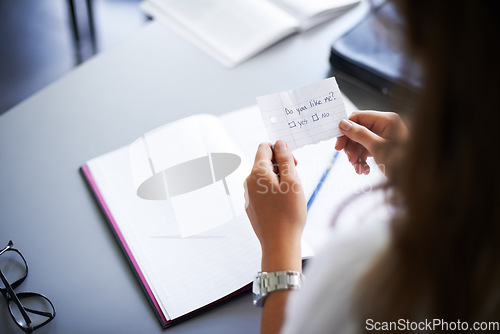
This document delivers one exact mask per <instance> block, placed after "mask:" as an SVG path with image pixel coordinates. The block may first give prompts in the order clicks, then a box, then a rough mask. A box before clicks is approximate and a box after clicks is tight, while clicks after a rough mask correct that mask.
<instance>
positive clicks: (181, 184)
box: [82, 100, 367, 327]
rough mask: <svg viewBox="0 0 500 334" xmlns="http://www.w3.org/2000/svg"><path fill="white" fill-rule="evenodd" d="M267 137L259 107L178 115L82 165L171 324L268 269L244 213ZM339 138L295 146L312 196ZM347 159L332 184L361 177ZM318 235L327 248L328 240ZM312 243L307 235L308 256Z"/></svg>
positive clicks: (321, 221) (320, 219) (323, 220)
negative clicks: (248, 182)
mask: <svg viewBox="0 0 500 334" xmlns="http://www.w3.org/2000/svg"><path fill="white" fill-rule="evenodd" d="M345 102H346V105H347V108H348V109H350V110H352V109H353V106H352V104H350V103H349V102H348V101H347V100H345ZM266 140H267V134H266V130H265V127H264V124H263V121H262V118H261V116H260V113H259V109H258V107H257V106H252V107H249V108H245V109H242V110H239V111H235V112H232V113H228V114H225V115H222V116H219V117H216V116H213V115H195V116H190V117H188V118H184V119H181V120H178V121H175V122H173V123H170V124H167V125H164V126H162V127H159V128H157V129H155V130H153V131H151V132H148V133H146V134H145V135H143V136H142V137H140V138H139V139H137V140H136V141H135V142H133V143H131V144H130V145H127V146H124V147H122V148H119V149H117V150H115V151H112V152H110V153H107V154H105V155H102V156H99V157H97V158H94V159H92V160H90V161H88V162H87V163H86V164H85V165H84V166H83V167H82V171H83V174H84V176H85V178H86V179H87V181H88V183H89V185H90V186H91V189H92V191H93V193H94V195H95V197H96V198H97V200H98V203H99V205H100V206H101V208H102V209H103V212H104V214H105V215H106V217H107V218H108V220H109V223H110V226H111V229H112V230H113V231H114V232H115V235H116V237H117V240H118V242H119V244H120V245H121V247H122V249H123V251H124V252H125V255H126V257H127V258H128V260H129V262H130V264H131V266H132V268H133V270H134V272H135V274H136V276H137V278H138V280H139V282H140V284H141V285H142V287H143V289H144V291H145V293H146V295H147V296H148V298H149V300H150V302H151V305H152V306H153V309H154V310H155V312H156V314H157V316H158V318H159V319H160V322H161V324H162V325H163V326H164V327H168V326H169V325H172V324H174V323H176V322H178V321H180V320H183V319H186V318H188V317H190V316H192V315H193V314H196V313H197V312H199V311H201V310H204V309H206V308H208V307H210V306H211V305H215V304H216V303H217V302H218V301H220V300H222V299H225V298H227V297H228V296H231V295H234V294H236V293H239V292H241V291H243V290H245V289H248V288H249V283H250V282H251V281H252V280H253V277H254V276H255V274H256V273H257V272H258V271H259V269H260V256H261V253H260V245H259V243H258V240H257V238H256V237H255V235H254V233H253V230H252V227H251V224H250V222H249V220H248V218H247V216H246V214H245V212H244V198H243V197H244V196H243V195H244V190H243V181H244V179H245V178H246V176H247V175H248V173H249V172H250V168H251V162H252V161H253V159H254V155H255V152H256V149H257V146H258V144H259V143H260V142H262V141H266ZM332 140H333V141H332ZM332 140H329V141H323V142H321V143H319V144H315V145H308V146H305V147H303V148H300V149H297V150H295V151H294V155H295V157H296V159H297V161H298V166H297V169H298V173H299V174H300V176H301V179H302V184H303V188H304V191H305V193H306V196H307V197H306V198H308V197H309V196H310V195H311V194H312V192H313V191H314V189H315V187H316V185H317V183H318V181H319V180H320V178H321V175H322V173H323V172H324V170H325V168H326V166H327V164H328V162H329V161H330V159H331V157H332V155H333V154H334V149H333V145H334V139H332ZM343 159H345V158H343ZM337 163H339V164H341V165H339V166H338V168H339V169H338V172H337V171H335V170H333V171H332V174H337V175H332V180H335V182H336V183H337V184H338V185H342V186H341V188H339V189H337V188H330V187H328V186H326V185H325V186H324V189H325V191H328V190H329V189H330V190H331V189H335V194H336V196H339V194H343V190H342V189H347V188H349V187H347V188H346V187H344V185H345V184H347V183H346V182H347V180H348V179H349V180H354V178H356V177H357V176H356V174H355V173H354V172H353V171H352V168H350V166H348V165H349V164H348V163H347V162H346V161H345V160H342V161H341V160H338V161H337ZM342 168H344V169H345V170H346V171H347V172H346V173H347V174H345V175H344V174H342V173H344V172H343V169H342ZM356 180H358V181H356V182H358V184H364V183H365V182H366V180H367V179H364V178H363V177H361V179H356ZM360 182H361V183H360ZM350 186H351V188H349V189H350V190H353V189H354V188H353V187H352V184H350ZM344 193H345V191H344ZM341 197H342V196H341ZM344 197H345V196H344ZM339 201H340V199H339ZM329 205H333V203H332V204H329ZM320 209H321V208H319V207H318V210H317V211H316V212H315V213H313V214H312V215H311V217H313V219H314V220H315V223H316V222H317V224H316V227H314V228H313V230H311V231H314V232H315V234H316V235H319V239H318V240H320V239H321V238H323V237H324V235H325V233H324V229H323V230H321V231H319V230H318V228H319V227H321V226H323V225H324V226H326V227H325V228H327V227H328V224H327V221H328V219H329V217H328V216H329V215H331V211H329V210H323V209H321V210H320ZM308 224H309V222H308ZM306 234H307V233H306ZM309 234H310V233H309ZM311 240H313V243H315V245H314V247H312V248H317V247H318V244H319V241H318V242H315V241H314V238H312V239H311ZM312 248H311V247H309V246H308V244H307V241H305V242H304V243H303V256H304V257H307V256H310V255H312V254H313V250H312ZM250 302H251V301H250V300H249V303H250Z"/></svg>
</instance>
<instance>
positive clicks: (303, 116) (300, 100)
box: [257, 77, 347, 150]
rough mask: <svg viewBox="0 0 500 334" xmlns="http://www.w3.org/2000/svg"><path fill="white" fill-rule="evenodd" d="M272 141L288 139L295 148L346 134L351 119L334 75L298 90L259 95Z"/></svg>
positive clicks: (265, 123) (289, 143)
mask: <svg viewBox="0 0 500 334" xmlns="http://www.w3.org/2000/svg"><path fill="white" fill-rule="evenodd" d="M257 103H258V105H259V108H260V111H261V115H262V119H263V121H264V125H265V127H266V130H267V133H268V134H269V138H270V140H271V142H273V143H274V142H275V141H276V140H278V139H282V140H285V141H286V142H287V144H288V146H289V147H290V149H291V150H295V149H297V148H299V147H302V146H304V145H308V144H314V143H318V142H320V141H322V140H327V139H330V138H333V137H337V136H340V135H342V132H340V130H339V122H340V121H341V120H342V119H344V118H347V114H346V110H345V106H344V102H343V100H342V95H341V94H340V90H339V87H338V85H337V81H336V80H335V78H334V77H331V78H328V79H324V80H322V81H319V82H316V83H313V84H311V85H308V86H305V87H301V88H298V89H295V90H289V91H284V92H280V93H276V94H270V95H265V96H260V97H257Z"/></svg>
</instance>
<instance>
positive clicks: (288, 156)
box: [274, 140, 296, 180]
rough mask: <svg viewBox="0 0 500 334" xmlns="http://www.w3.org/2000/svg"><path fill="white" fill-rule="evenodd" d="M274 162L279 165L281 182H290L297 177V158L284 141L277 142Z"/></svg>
mask: <svg viewBox="0 0 500 334" xmlns="http://www.w3.org/2000/svg"><path fill="white" fill-rule="evenodd" d="M274 160H275V161H276V164H278V170H279V173H280V179H281V180H290V179H292V178H294V177H295V175H296V173H295V158H294V157H293V154H292V152H291V151H290V150H289V149H288V145H287V144H286V143H285V142H284V141H283V140H277V141H276V144H275V145H274Z"/></svg>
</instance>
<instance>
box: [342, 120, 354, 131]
mask: <svg viewBox="0 0 500 334" xmlns="http://www.w3.org/2000/svg"><path fill="white" fill-rule="evenodd" d="M339 126H340V128H341V129H342V130H344V131H349V130H350V129H351V128H352V124H351V121H348V120H345V119H343V120H341V121H340V123H339Z"/></svg>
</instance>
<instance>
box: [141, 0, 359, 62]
mask: <svg viewBox="0 0 500 334" xmlns="http://www.w3.org/2000/svg"><path fill="white" fill-rule="evenodd" d="M357 3H359V0H307V1H305V0H251V1H248V0H231V1H226V0H196V1H193V0H190V1H185V0H144V1H143V2H142V3H141V7H142V8H143V10H144V11H145V12H146V13H148V14H149V15H151V16H153V17H154V18H156V19H158V20H160V21H162V22H164V23H165V24H167V25H169V26H170V27H172V28H174V29H175V30H177V31H178V32H179V33H180V34H181V35H183V36H184V37H185V38H186V39H188V40H190V41H191V42H192V43H193V44H195V45H197V46H198V47H200V48H201V49H203V50H204V51H205V52H207V53H208V54H210V55H211V56H213V57H214V58H215V59H217V60H218V61H220V62H221V63H222V64H223V65H225V66H228V67H233V66H236V65H238V64H240V63H242V62H243V61H245V60H247V59H248V58H250V57H252V56H254V55H255V54H257V53H259V52H260V51H262V50H264V49H265V48H267V47H269V46H271V45H273V44H274V43H276V42H278V41H279V40H281V39H283V38H284V37H286V36H289V35H291V34H293V33H294V32H300V31H304V30H307V29H310V28H312V27H314V26H316V25H318V24H320V23H322V22H325V21H327V20H329V19H332V18H334V17H336V16H338V15H340V14H341V13H343V12H344V11H345V10H346V9H347V8H350V7H352V6H354V5H355V4H357Z"/></svg>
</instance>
